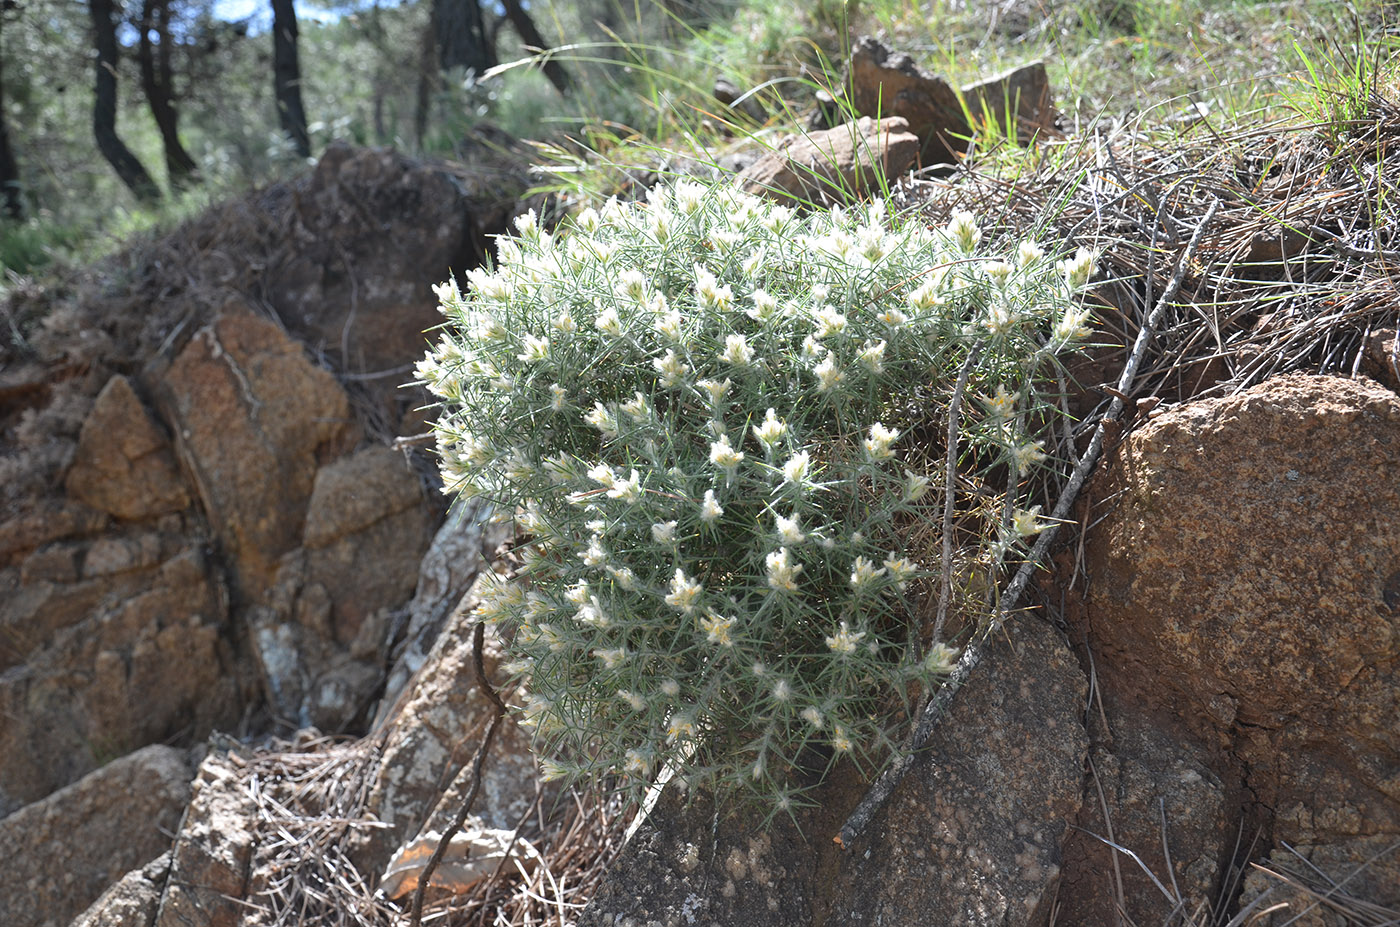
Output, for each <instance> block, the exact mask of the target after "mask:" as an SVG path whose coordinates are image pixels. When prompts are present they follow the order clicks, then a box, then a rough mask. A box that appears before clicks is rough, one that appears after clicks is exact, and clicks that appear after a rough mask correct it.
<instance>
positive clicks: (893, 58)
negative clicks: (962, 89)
mask: <svg viewBox="0 0 1400 927" xmlns="http://www.w3.org/2000/svg"><path fill="white" fill-rule="evenodd" d="M846 83H847V88H848V90H847V95H848V98H849V99H850V102H851V106H852V107H854V108H855V111H856V112H858V113H860V114H861V115H863V116H872V117H873V116H876V115H879V116H880V117H881V118H885V119H888V118H890V117H898V118H900V119H903V120H904V121H905V124H906V126H907V129H908V131H909V132H912V133H913V134H914V135H915V137H917V138H918V140H919V156H920V159H921V161H922V164H923V166H925V167H928V166H929V165H933V164H951V163H953V162H955V161H956V160H957V157H958V155H959V154H960V153H961V152H962V151H964V150H965V149H966V148H967V142H966V138H967V137H968V136H969V135H971V134H972V127H971V126H970V125H968V122H967V117H966V116H965V115H964V114H963V105H962V101H961V100H959V99H958V92H957V90H955V89H954V88H953V85H952V84H950V83H948V82H947V81H946V80H944V79H943V78H941V77H939V76H938V75H937V74H934V73H933V72H932V71H928V70H925V69H924V68H921V67H919V65H918V64H917V63H915V61H914V59H913V58H911V57H909V56H908V55H906V54H904V53H903V52H895V51H892V50H891V49H889V48H888V47H887V46H886V45H885V44H884V43H882V42H880V41H879V40H878V39H875V38H873V37H871V36H868V35H863V36H861V37H860V38H858V39H857V40H856V44H855V45H854V47H852V48H851V63H850V69H849V73H848V75H847V80H846Z"/></svg>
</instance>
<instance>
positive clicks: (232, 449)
mask: <svg viewBox="0 0 1400 927" xmlns="http://www.w3.org/2000/svg"><path fill="white" fill-rule="evenodd" d="M159 392H160V396H161V403H162V406H163V409H162V411H163V412H164V413H165V415H166V417H167V418H168V420H169V421H170V422H171V423H172V426H173V428H174V430H175V439H176V446H177V448H178V449H179V451H180V453H181V454H182V455H183V457H184V458H185V463H186V468H187V469H188V470H189V472H190V473H192V474H193V476H194V483H195V489H196V492H197V493H198V496H199V499H200V502H201V504H202V507H203V509H204V512H205V514H206V515H207V516H208V518H209V520H210V522H211V524H212V526H213V528H214V531H215V533H216V534H217V536H218V539H219V541H220V543H221V544H223V545H224V547H225V549H226V551H227V552H228V553H229V554H230V555H231V556H232V559H233V560H234V561H235V562H234V564H233V566H234V569H233V576H232V580H233V586H234V591H235V594H236V595H238V596H240V597H241V598H242V599H246V600H247V601H251V602H259V601H262V600H264V599H265V598H266V592H267V589H268V588H269V586H270V585H271V584H272V580H273V575H274V573H275V572H276V566H277V560H278V558H280V557H281V556H282V555H283V554H285V553H287V552H288V551H291V550H293V549H295V548H296V547H298V546H299V545H300V543H301V533H302V526H303V523H304V521H305V519H306V505H307V502H308V501H309V500H310V498H311V489H312V485H313V483H314V481H315V478H316V469H317V466H318V465H319V464H320V463H321V462H322V461H324V460H327V459H331V458H333V457H334V456H337V455H338V454H339V453H341V452H343V451H344V450H346V449H348V447H350V446H353V445H354V443H355V441H356V440H357V438H358V432H359V429H358V427H357V426H356V425H355V423H354V421H353V420H352V418H351V415H350V404H349V400H348V399H347V397H346V395H345V391H344V390H342V389H341V388H340V385H339V384H338V383H336V381H335V378H334V377H333V376H331V374H330V373H329V372H328V371H326V370H325V369H323V368H321V367H318V366H316V365H315V364H313V363H311V361H310V360H308V359H307V357H306V353H305V351H304V349H303V348H302V346H301V345H300V344H298V343H297V342H295V341H293V340H292V339H291V338H289V337H288V336H287V334H286V333H285V332H283V331H282V330H281V329H279V328H278V327H277V326H276V325H274V324H273V323H272V322H270V321H268V320H267V319H263V318H259V317H257V316H256V315H254V314H253V313H252V312H251V311H249V310H247V309H246V308H241V307H238V306H236V305H234V306H230V307H229V308H228V309H226V310H225V311H224V313H223V314H222V315H221V316H220V317H219V318H218V319H217V320H216V321H214V322H213V323H212V324H210V325H208V326H206V327H204V328H202V329H200V330H199V331H198V332H197V333H196V334H195V336H194V337H193V338H192V339H191V340H190V343H189V344H188V345H187V346H186V347H185V349H184V350H183V351H182V352H180V355H179V356H178V357H177V358H176V359H175V361H174V363H172V364H171V366H170V369H169V371H168V372H167V373H166V375H165V377H164V379H163V381H162V383H161V385H160V388H159Z"/></svg>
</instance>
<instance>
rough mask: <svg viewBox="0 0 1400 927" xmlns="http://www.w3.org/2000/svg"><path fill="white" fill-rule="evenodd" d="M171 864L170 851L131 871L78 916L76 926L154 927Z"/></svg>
mask: <svg viewBox="0 0 1400 927" xmlns="http://www.w3.org/2000/svg"><path fill="white" fill-rule="evenodd" d="M170 863H171V854H170V853H168V852H166V853H162V854H161V855H160V856H157V857H156V858H155V859H153V860H151V861H150V862H149V863H147V864H146V865H144V866H142V867H141V868H140V869H133V870H132V871H131V872H128V873H127V874H126V875H124V876H122V877H121V879H119V880H118V881H117V882H116V883H114V884H113V885H112V887H111V888H109V889H107V890H106V891H105V892H103V893H102V897H101V898H98V899H97V900H96V901H94V902H93V903H92V907H90V908H88V909H87V910H86V911H84V912H83V913H82V914H80V915H78V918H77V920H75V921H73V927H154V925H155V922H156V914H157V913H158V912H159V910H160V897H161V893H162V892H164V891H165V882H166V880H167V879H168V878H169V877H170Z"/></svg>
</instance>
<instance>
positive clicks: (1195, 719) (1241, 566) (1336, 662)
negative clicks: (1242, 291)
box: [1078, 374, 1400, 921]
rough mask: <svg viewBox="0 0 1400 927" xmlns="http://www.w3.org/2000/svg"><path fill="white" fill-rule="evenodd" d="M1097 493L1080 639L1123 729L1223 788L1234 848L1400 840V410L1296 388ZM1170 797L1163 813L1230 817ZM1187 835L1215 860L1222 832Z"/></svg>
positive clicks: (1362, 393) (1179, 412) (1347, 387)
mask: <svg viewBox="0 0 1400 927" xmlns="http://www.w3.org/2000/svg"><path fill="white" fill-rule="evenodd" d="M1093 493H1094V498H1096V499H1101V500H1113V502H1112V506H1111V507H1109V508H1108V509H1107V511H1106V514H1105V515H1104V518H1103V521H1102V523H1101V524H1100V525H1099V527H1098V528H1097V529H1096V530H1095V531H1094V532H1092V533H1091V534H1090V535H1089V537H1088V542H1087V547H1086V559H1087V565H1088V570H1089V574H1090V576H1091V577H1092V584H1091V587H1090V594H1089V597H1088V601H1087V615H1088V618H1087V622H1084V623H1083V625H1082V627H1080V628H1079V629H1078V630H1079V632H1080V633H1081V634H1083V635H1084V636H1085V638H1086V639H1087V641H1088V646H1089V648H1090V650H1091V651H1092V653H1093V655H1094V661H1095V667H1096V671H1097V678H1098V680H1099V684H1100V687H1101V690H1102V692H1103V697H1104V702H1105V706H1106V709H1107V717H1108V722H1109V725H1110V727H1111V728H1116V727H1117V726H1120V724H1121V723H1122V719H1124V718H1130V717H1133V716H1140V717H1143V718H1150V719H1151V724H1152V725H1153V726H1155V727H1156V728H1157V730H1158V731H1159V732H1160V736H1162V737H1165V738H1169V739H1171V740H1174V741H1175V742H1176V743H1177V745H1178V746H1177V747H1175V748H1172V749H1168V750H1165V757H1166V758H1170V757H1171V756H1173V755H1175V756H1177V757H1183V758H1190V759H1189V760H1188V761H1187V762H1186V764H1185V766H1182V767H1181V776H1184V775H1186V774H1187V773H1188V772H1189V771H1190V770H1192V769H1194V770H1195V771H1196V773H1197V774H1199V775H1201V776H1202V779H1203V780H1205V781H1208V779H1207V778H1206V777H1205V775H1204V771H1203V770H1209V771H1210V772H1211V773H1212V774H1213V775H1214V776H1216V777H1218V779H1219V781H1220V784H1221V788H1222V789H1223V795H1224V798H1225V800H1226V802H1228V803H1229V805H1233V807H1231V808H1229V812H1228V815H1227V820H1228V823H1227V825H1226V832H1229V831H1233V830H1234V828H1235V827H1236V822H1237V821H1240V820H1244V821H1252V822H1262V825H1263V826H1264V827H1266V828H1267V830H1268V832H1270V833H1272V836H1273V839H1274V840H1275V841H1281V842H1285V843H1288V844H1290V845H1300V844H1309V845H1321V844H1328V843H1333V842H1336V841H1342V840H1350V839H1353V838H1356V837H1365V836H1370V835H1382V834H1388V835H1398V834H1400V773H1397V772H1396V770H1397V769H1400V728H1397V727H1396V724H1395V718H1396V717H1400V661H1397V659H1396V657H1397V655H1400V634H1397V633H1396V630H1397V620H1398V619H1400V397H1397V396H1396V395H1395V394H1394V393H1393V392H1391V391H1389V390H1386V389H1384V388H1383V387H1381V386H1379V385H1378V384H1375V383H1373V382H1371V381H1368V380H1364V379H1361V380H1350V379H1343V378H1337V377H1320V376H1307V375H1301V374H1298V375H1290V376H1286V377H1280V378H1277V379H1274V380H1271V381H1268V382H1266V383H1264V384H1261V385H1260V386H1256V387H1254V388H1252V389H1250V390H1247V391H1245V392H1243V393H1241V394H1239V395H1236V396H1231V397H1228V398H1222V399H1209V400H1201V401H1197V402H1192V403H1189V404H1186V405H1183V406H1179V407H1176V408H1173V409H1171V410H1168V411H1166V412H1165V413H1162V414H1160V415H1159V416H1157V417H1155V418H1153V419H1151V420H1150V421H1148V422H1147V423H1146V424H1145V425H1143V426H1142V427H1141V428H1139V429H1137V430H1136V431H1134V432H1133V433H1132V434H1131V435H1130V436H1129V437H1128V439H1127V440H1126V441H1124V443H1123V444H1122V445H1121V447H1120V449H1119V453H1118V456H1117V459H1116V460H1114V461H1113V462H1112V464H1111V465H1110V466H1109V467H1108V468H1107V469H1106V470H1105V471H1104V472H1103V473H1101V474H1100V475H1099V476H1098V477H1097V478H1096V480H1095V483H1094V489H1093ZM1173 762H1175V761H1173ZM1168 771H1169V770H1168V769H1163V770H1162V772H1163V773H1165V772H1168ZM1122 775H1124V774H1123V773H1120V777H1121V776H1122ZM1181 776H1178V778H1179V779H1180V778H1181ZM1157 778H1158V780H1159V781H1160V784H1155V785H1153V787H1152V788H1151V789H1149V790H1148V793H1149V794H1150V793H1151V791H1153V790H1156V791H1157V792H1158V793H1159V794H1164V795H1166V796H1167V797H1168V798H1169V800H1174V801H1177V802H1179V803H1182V804H1189V803H1191V802H1193V801H1194V802H1198V803H1199V802H1202V801H1204V802H1206V803H1207V806H1210V805H1213V804H1214V803H1215V800H1214V799H1213V798H1211V795H1212V794H1213V793H1214V788H1213V787H1212V788H1204V789H1203V787H1202V786H1201V785H1199V784H1198V785H1196V786H1194V787H1192V788H1191V789H1189V790H1187V791H1186V792H1182V791H1181V790H1180V789H1176V788H1173V787H1171V786H1170V783H1169V781H1168V779H1169V778H1170V777H1168V779H1163V778H1162V775H1161V773H1158V774H1157ZM1192 794H1194V795H1196V797H1195V798H1194V799H1193V798H1192V797H1191V795H1192ZM1173 796H1175V797H1173ZM1129 804H1130V805H1131V804H1132V803H1131V802H1130V803H1129ZM1139 804H1140V803H1139ZM1139 817H1141V815H1139ZM1192 818H1194V819H1195V820H1196V825H1194V826H1199V827H1200V828H1202V831H1201V834H1200V836H1199V838H1197V839H1199V840H1200V841H1202V842H1203V843H1205V842H1209V841H1210V840H1213V839H1216V837H1215V836H1213V834H1214V833H1215V832H1216V831H1218V830H1219V822H1218V821H1217V820H1216V816H1215V814H1214V813H1209V814H1204V813H1202V809H1200V808H1197V809H1196V810H1195V811H1194V812H1192V811H1188V812H1187V813H1186V814H1185V815H1184V816H1183V817H1182V821H1183V823H1184V822H1185V821H1186V820H1187V819H1192ZM1135 826H1136V825H1135ZM1141 826H1146V825H1145V824H1143V825H1141ZM1251 826H1253V825H1251ZM1143 838H1144V839H1146V834H1145V833H1144V834H1143ZM1158 845H1160V838H1158V839H1156V840H1154V841H1153V842H1152V843H1150V844H1147V845H1146V846H1137V847H1131V849H1135V850H1137V851H1139V852H1143V851H1144V850H1146V851H1148V852H1154V851H1153V849H1152V847H1154V846H1158ZM1178 846H1179V847H1184V848H1185V849H1184V850H1183V851H1182V855H1183V858H1189V857H1190V856H1191V855H1192V853H1193V852H1194V851H1193V850H1191V849H1190V847H1191V841H1190V840H1185V841H1184V842H1182V843H1180V844H1178ZM1158 858H1160V857H1158ZM1197 859H1198V860H1199V861H1200V865H1202V866H1205V865H1206V864H1207V863H1208V861H1209V854H1204V855H1199V856H1197ZM1216 865H1217V871H1216V873H1214V874H1213V875H1212V874H1209V873H1205V872H1202V873H1201V875H1200V876H1199V879H1200V880H1201V881H1202V882H1203V883H1204V884H1213V883H1214V881H1215V880H1216V879H1218V878H1219V875H1220V873H1219V871H1218V865H1219V862H1217V864H1216ZM1200 900H1202V899H1199V898H1197V899H1188V901H1190V902H1191V903H1193V904H1194V903H1198V902H1199V901H1200ZM1128 913H1129V915H1130V916H1132V917H1134V918H1137V917H1144V918H1146V919H1147V920H1149V921H1150V920H1152V919H1154V918H1155V917H1156V914H1153V913H1147V912H1136V911H1129V912H1128Z"/></svg>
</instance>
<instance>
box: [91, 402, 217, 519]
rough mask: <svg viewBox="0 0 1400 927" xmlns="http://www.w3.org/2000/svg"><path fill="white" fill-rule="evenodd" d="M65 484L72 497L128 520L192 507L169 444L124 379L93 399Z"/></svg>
mask: <svg viewBox="0 0 1400 927" xmlns="http://www.w3.org/2000/svg"><path fill="white" fill-rule="evenodd" d="M64 485H65V486H66V487H67V489H68V495H69V497H70V498H72V499H76V500H78V501H80V502H83V503H86V504H87V505H90V506H92V507H93V508H94V509H97V510H99V511H102V512H107V513H109V514H111V515H113V516H115V517H117V518H120V519H125V520H127V521H139V520H141V519H146V518H151V517H154V516H156V515H163V514H165V513H167V512H178V511H180V510H181V509H183V508H185V507H186V506H188V505H189V504H190V498H189V494H188V493H187V492H186V491H185V484H184V481H183V479H182V478H181V476H180V473H179V470H178V469H177V468H176V466H175V457H174V454H173V453H172V452H171V449H170V442H169V440H167V439H166V437H165V435H164V434H162V433H161V431H160V429H159V428H158V427H156V424H155V422H153V421H151V418H150V416H149V415H147V414H146V409H145V407H144V406H143V405H142V404H141V400H140V399H138V398H136V393H135V391H134V390H132V388H131V383H130V381H128V380H127V378H126V377H123V376H115V377H112V379H111V380H109V381H108V383H107V385H106V386H105V387H103V389H102V392H100V393H98V394H97V400H96V402H94V403H93V407H92V411H91V412H90V413H88V417H87V420H86V421H85V422H83V430H82V433H81V435H80V436H79V438H78V449H77V453H76V455H75V456H74V460H73V466H72V468H71V469H70V470H69V471H68V476H67V478H66V480H65V483H64Z"/></svg>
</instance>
